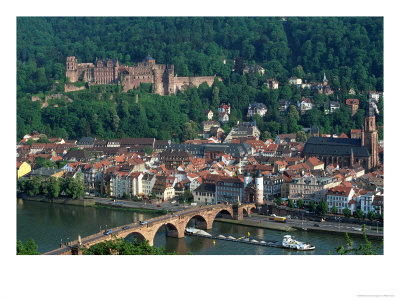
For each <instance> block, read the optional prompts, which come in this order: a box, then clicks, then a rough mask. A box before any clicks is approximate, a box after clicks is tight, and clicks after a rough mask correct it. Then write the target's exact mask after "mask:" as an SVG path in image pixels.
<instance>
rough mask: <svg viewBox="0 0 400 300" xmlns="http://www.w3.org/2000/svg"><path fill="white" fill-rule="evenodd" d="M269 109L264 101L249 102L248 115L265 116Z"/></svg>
mask: <svg viewBox="0 0 400 300" xmlns="http://www.w3.org/2000/svg"><path fill="white" fill-rule="evenodd" d="M267 111H268V109H267V107H266V106H265V104H264V103H253V104H249V108H248V110H247V117H248V118H250V117H251V116H254V115H259V116H260V117H264V116H265V114H266V113H267Z"/></svg>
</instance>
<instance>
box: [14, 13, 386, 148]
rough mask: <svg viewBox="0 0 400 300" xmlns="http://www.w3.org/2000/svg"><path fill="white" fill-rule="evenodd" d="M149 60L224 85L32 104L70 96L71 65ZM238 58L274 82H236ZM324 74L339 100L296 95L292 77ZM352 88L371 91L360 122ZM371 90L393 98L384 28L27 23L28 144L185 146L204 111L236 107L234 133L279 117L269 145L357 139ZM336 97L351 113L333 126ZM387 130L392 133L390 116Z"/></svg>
mask: <svg viewBox="0 0 400 300" xmlns="http://www.w3.org/2000/svg"><path fill="white" fill-rule="evenodd" d="M147 54H150V55H151V56H153V57H154V58H155V59H156V61H157V62H158V63H168V64H174V65H175V72H176V73H177V75H179V76H185V75H214V74H216V75H217V76H220V77H221V78H222V79H223V82H215V83H214V86H213V87H212V88H209V87H208V86H206V85H205V84H204V85H202V86H200V87H199V88H193V89H189V90H187V91H186V92H184V93H179V94H178V95H177V96H167V97H161V96H158V95H153V94H150V93H148V87H146V86H144V87H142V89H141V90H140V91H133V92H130V93H127V94H122V93H120V92H119V89H118V88H116V87H112V86H108V87H91V88H90V90H86V91H79V92H71V93H68V95H67V96H68V97H70V98H71V99H72V100H73V102H72V103H70V102H63V101H58V102H54V101H53V100H52V101H50V102H49V104H50V105H49V106H48V107H46V108H41V103H39V101H36V102H32V101H31V96H32V95H39V96H40V97H41V98H42V99H43V98H44V97H45V95H48V94H51V93H54V92H60V91H62V90H63V83H64V80H65V78H64V72H65V67H64V63H65V58H66V56H68V55H75V56H76V57H77V58H78V60H79V61H80V62H93V61H94V60H95V58H96V57H100V58H106V57H111V58H118V59H119V61H120V63H122V64H129V65H131V64H133V63H136V62H138V61H141V60H142V59H143V58H144V57H145V56H146V55H147ZM236 57H240V58H242V59H243V60H244V62H245V63H246V64H250V65H252V64H259V65H262V66H263V67H264V68H265V74H264V76H260V75H258V74H247V75H242V74H238V73H235V72H232V68H233V59H234V58H236ZM223 59H226V64H224V63H223ZM324 72H325V73H326V75H327V77H328V80H329V84H330V85H331V87H333V88H334V89H335V91H336V95H335V96H332V95H331V96H329V97H328V96H325V95H314V94H312V93H310V91H308V90H304V91H302V90H296V89H295V88H292V87H289V86H288V85H287V80H288V78H289V77H290V76H300V77H302V78H303V79H304V80H307V81H321V80H322V76H323V73H324ZM271 77H273V78H276V79H278V80H279V82H280V88H279V90H276V91H274V90H267V89H266V88H265V85H263V83H264V81H265V79H266V78H271ZM350 88H354V89H355V90H356V92H357V93H360V92H362V91H364V93H363V94H362V95H361V94H358V95H356V96H351V97H358V98H359V99H360V101H361V110H360V112H359V113H358V114H357V115H356V116H354V117H351V115H349V112H348V111H347V110H346V108H345V107H344V101H345V99H346V98H347V97H348V96H349V95H348V90H349V89H350ZM146 90H147V91H146ZM368 90H378V91H382V90H383V18H288V20H287V21H282V20H281V18H277V17H273V18H259V17H250V18H245V17H240V18H232V17H230V18H217V17H213V18H199V17H196V18H172V17H162V18H155V17H152V18H98V17H93V18H27V17H23V18H18V19H17V126H18V127H17V128H18V130H17V135H18V138H20V137H21V136H23V134H24V133H26V132H29V131H31V130H39V131H41V132H46V133H48V134H50V135H58V136H64V137H69V138H78V137H80V136H82V135H92V136H98V137H103V138H118V137H121V136H138V137H142V136H154V137H157V138H159V139H167V138H168V139H169V138H172V139H174V140H176V141H181V140H183V139H186V138H193V137H195V132H196V130H197V129H198V127H199V124H200V122H201V121H202V120H204V118H205V117H204V114H203V110H205V109H209V108H211V109H213V110H214V112H215V113H216V112H217V111H216V109H217V107H218V106H219V104H220V103H222V102H230V103H231V104H232V108H233V109H232V114H231V121H230V123H229V124H227V125H226V126H225V129H226V130H229V128H230V126H232V125H233V124H234V123H236V121H238V120H243V119H245V114H246V112H247V110H246V108H247V106H248V104H249V103H253V102H255V101H257V102H262V103H265V104H266V105H267V107H268V110H269V111H268V114H267V116H266V117H265V118H264V119H263V120H258V124H259V127H260V129H261V131H262V132H263V137H267V136H269V135H270V134H272V135H274V134H276V133H277V132H278V131H279V132H280V133H285V132H296V131H298V130H299V129H300V128H301V127H303V126H310V124H311V125H312V124H317V125H319V126H320V128H321V129H322V131H323V132H330V131H331V130H334V131H345V132H346V133H349V131H350V129H351V128H360V127H361V124H362V113H363V111H362V109H364V108H365V105H366V91H368ZM136 94H139V103H136ZM302 96H310V97H312V99H313V102H314V103H316V104H317V105H316V108H315V109H313V110H312V111H310V112H308V113H307V114H306V115H303V116H298V117H297V116H294V118H287V117H288V115H287V113H284V114H281V113H278V100H279V99H281V98H284V99H288V100H292V104H295V103H296V101H297V100H299V99H300V98H301V97H302ZM336 96H338V100H339V101H340V102H341V103H342V104H343V107H342V109H341V111H340V112H339V113H335V114H334V115H333V116H329V117H327V116H325V115H324V114H323V112H322V105H323V104H324V103H326V102H327V101H329V100H336ZM381 103H382V102H381ZM55 104H56V107H54V105H55ZM291 113H293V111H292V112H291ZM290 117H293V116H292V115H290ZM378 124H380V125H382V124H383V117H382V115H380V116H379V119H378Z"/></svg>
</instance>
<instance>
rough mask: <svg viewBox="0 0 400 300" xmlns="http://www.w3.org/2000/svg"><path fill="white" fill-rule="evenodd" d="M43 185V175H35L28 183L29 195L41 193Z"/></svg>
mask: <svg viewBox="0 0 400 300" xmlns="http://www.w3.org/2000/svg"><path fill="white" fill-rule="evenodd" d="M41 185H42V177H41V176H35V177H33V178H32V179H30V180H28V182H27V183H26V191H27V192H28V195H29V196H31V197H33V196H37V195H39V193H40V187H41Z"/></svg>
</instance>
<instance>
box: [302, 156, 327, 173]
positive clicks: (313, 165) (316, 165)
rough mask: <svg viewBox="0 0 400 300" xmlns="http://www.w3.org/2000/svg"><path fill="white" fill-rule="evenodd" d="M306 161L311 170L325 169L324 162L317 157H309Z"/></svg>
mask: <svg viewBox="0 0 400 300" xmlns="http://www.w3.org/2000/svg"><path fill="white" fill-rule="evenodd" d="M305 163H306V164H307V165H308V166H309V167H310V170H313V171H314V170H323V169H324V163H323V162H322V161H320V160H319V159H318V158H316V157H310V158H309V159H307V160H306V162H305Z"/></svg>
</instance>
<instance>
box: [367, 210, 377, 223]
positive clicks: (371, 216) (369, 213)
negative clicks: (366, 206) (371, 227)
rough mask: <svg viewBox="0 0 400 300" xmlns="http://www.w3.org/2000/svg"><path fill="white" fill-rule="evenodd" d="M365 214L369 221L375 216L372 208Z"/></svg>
mask: <svg viewBox="0 0 400 300" xmlns="http://www.w3.org/2000/svg"><path fill="white" fill-rule="evenodd" d="M367 216H368V219H369V220H370V221H373V220H375V218H376V214H375V212H374V211H373V210H370V211H369V212H368V214H367Z"/></svg>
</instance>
